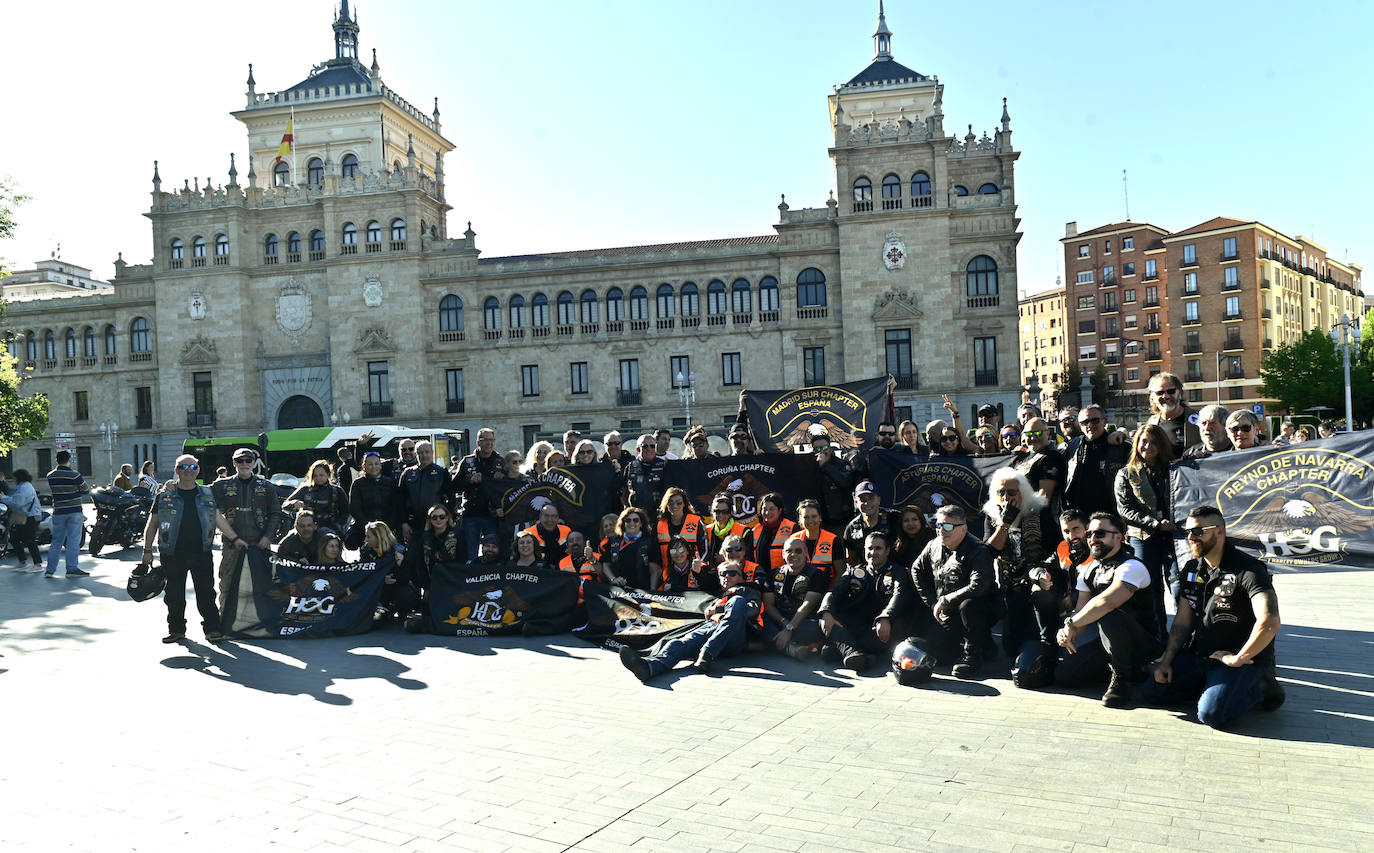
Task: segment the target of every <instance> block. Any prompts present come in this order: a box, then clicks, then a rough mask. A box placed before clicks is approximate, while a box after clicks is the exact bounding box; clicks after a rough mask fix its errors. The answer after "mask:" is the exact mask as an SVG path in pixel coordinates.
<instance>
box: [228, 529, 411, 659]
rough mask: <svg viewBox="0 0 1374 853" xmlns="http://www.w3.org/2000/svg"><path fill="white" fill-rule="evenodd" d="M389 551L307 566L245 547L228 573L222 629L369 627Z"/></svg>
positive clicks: (281, 633) (286, 631)
mask: <svg viewBox="0 0 1374 853" xmlns="http://www.w3.org/2000/svg"><path fill="white" fill-rule="evenodd" d="M390 571H393V568H392V562H391V557H390V556H388V557H386V558H385V559H384V560H381V561H370V562H366V563H344V564H342V565H337V566H310V565H306V564H304V563H298V562H295V561H294V560H287V559H284V558H281V557H277V556H276V555H274V554H270V553H268V552H267V551H263V550H259V549H257V548H249V549H247V550H246V551H245V553H244V559H243V560H242V561H241V562H240V563H239V570H238V572H236V573H235V575H234V577H232V578H229V579H228V584H227V586H226V588H225V596H226V598H225V604H224V608H223V610H222V612H221V625H222V627H221V630H222V631H224V633H225V634H228V635H229V636H231V637H240V638H257V639H267V638H271V637H336V636H341V635H344V634H362V633H365V632H367V631H370V630H372V616H373V613H374V611H375V610H376V608H377V602H378V601H379V600H380V599H381V596H382V584H383V582H384V580H385V579H386V575H387V573H388V572H390Z"/></svg>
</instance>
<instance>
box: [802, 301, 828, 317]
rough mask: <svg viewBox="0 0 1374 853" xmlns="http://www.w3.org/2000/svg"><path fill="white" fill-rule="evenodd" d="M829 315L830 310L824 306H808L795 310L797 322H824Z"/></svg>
mask: <svg viewBox="0 0 1374 853" xmlns="http://www.w3.org/2000/svg"><path fill="white" fill-rule="evenodd" d="M829 314H830V309H829V308H827V307H826V306H824V305H808V306H806V307H798V308H797V319H798V320H824V319H825V318H826V317H827V316H829Z"/></svg>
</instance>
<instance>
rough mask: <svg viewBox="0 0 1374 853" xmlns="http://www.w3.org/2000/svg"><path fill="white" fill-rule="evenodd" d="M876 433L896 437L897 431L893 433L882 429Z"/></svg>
mask: <svg viewBox="0 0 1374 853" xmlns="http://www.w3.org/2000/svg"><path fill="white" fill-rule="evenodd" d="M878 435H883V436H890V437H892V438H896V437H897V433H895V432H884V431H883V430H878Z"/></svg>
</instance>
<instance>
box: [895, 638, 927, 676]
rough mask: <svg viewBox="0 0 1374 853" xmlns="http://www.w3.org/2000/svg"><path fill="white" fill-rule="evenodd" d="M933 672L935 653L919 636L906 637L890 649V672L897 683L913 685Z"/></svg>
mask: <svg viewBox="0 0 1374 853" xmlns="http://www.w3.org/2000/svg"><path fill="white" fill-rule="evenodd" d="M934 672H935V655H933V654H931V652H930V644H929V643H927V642H926V641H925V640H923V639H921V638H920V637H907V638H906V639H905V640H903V641H902V642H900V643H898V644H897V647H896V648H895V649H893V650H892V674H893V675H894V676H896V678H897V683H898V684H900V685H902V686H904V687H915V686H916V685H918V684H924V683H925V682H927V681H929V680H930V676H931V675H933V674H934Z"/></svg>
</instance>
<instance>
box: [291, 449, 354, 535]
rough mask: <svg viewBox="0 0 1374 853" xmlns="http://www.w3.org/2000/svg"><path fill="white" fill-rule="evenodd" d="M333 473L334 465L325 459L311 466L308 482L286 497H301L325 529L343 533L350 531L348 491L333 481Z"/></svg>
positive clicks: (300, 499) (302, 502)
mask: <svg viewBox="0 0 1374 853" xmlns="http://www.w3.org/2000/svg"><path fill="white" fill-rule="evenodd" d="M333 477H334V469H333V468H332V467H331V466H330V464H329V463H328V462H326V461H324V460H323V459H321V460H319V461H317V462H315V463H314V464H313V465H311V466H310V470H309V471H308V472H307V473H306V477H305V479H306V482H305V484H304V485H302V486H301V487H300V488H298V489H296V490H295V491H294V492H292V493H291V497H289V498H287V499H286V500H287V501H288V502H290V501H299V502H300V504H301V506H300V508H301V509H308V510H310V511H311V512H313V513H315V523H316V524H317V525H319V528H320V532H321V533H326V532H328V533H333V534H334V535H336V536H343V535H344V534H345V533H347V532H348V495H347V494H345V493H344V490H343V489H341V488H339V487H338V486H336V485H335V484H334V483H333V482H332V479H333Z"/></svg>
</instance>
